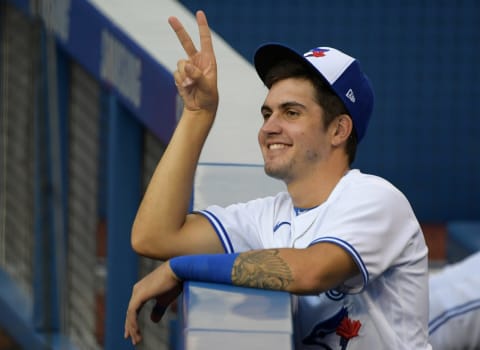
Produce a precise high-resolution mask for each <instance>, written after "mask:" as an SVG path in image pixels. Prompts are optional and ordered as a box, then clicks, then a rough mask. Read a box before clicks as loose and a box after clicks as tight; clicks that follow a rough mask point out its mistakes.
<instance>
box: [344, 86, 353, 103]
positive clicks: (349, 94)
mask: <svg viewBox="0 0 480 350" xmlns="http://www.w3.org/2000/svg"><path fill="white" fill-rule="evenodd" d="M345 96H347V98H348V99H349V100H350V101H352V103H355V94H354V93H353V90H352V89H348V91H347V93H346V94H345Z"/></svg>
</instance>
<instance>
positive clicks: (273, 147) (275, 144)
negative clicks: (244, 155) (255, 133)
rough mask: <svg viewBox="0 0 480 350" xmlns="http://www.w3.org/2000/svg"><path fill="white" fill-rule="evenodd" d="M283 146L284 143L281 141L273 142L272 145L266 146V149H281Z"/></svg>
mask: <svg viewBox="0 0 480 350" xmlns="http://www.w3.org/2000/svg"><path fill="white" fill-rule="evenodd" d="M281 148H285V145H283V144H281V143H274V144H273V145H270V146H268V149H281Z"/></svg>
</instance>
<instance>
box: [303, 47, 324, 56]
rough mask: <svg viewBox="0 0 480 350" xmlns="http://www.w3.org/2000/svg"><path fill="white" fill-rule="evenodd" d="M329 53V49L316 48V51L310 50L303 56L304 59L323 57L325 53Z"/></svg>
mask: <svg viewBox="0 0 480 350" xmlns="http://www.w3.org/2000/svg"><path fill="white" fill-rule="evenodd" d="M328 51H330V50H329V49H325V48H321V47H317V48H316V49H312V50H310V51H309V52H307V53H306V54H305V55H304V56H305V57H323V56H325V53H326V52H328Z"/></svg>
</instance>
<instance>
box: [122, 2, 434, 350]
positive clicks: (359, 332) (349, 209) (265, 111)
mask: <svg viewBox="0 0 480 350" xmlns="http://www.w3.org/2000/svg"><path fill="white" fill-rule="evenodd" d="M169 22H170V25H171V26H172V28H173V29H174V31H175V32H176V34H177V36H178V38H179V40H180V42H181V44H182V46H183V48H184V49H185V52H186V54H187V55H188V58H187V59H185V60H180V61H179V62H178V69H177V71H176V72H175V73H174V78H175V83H176V85H177V87H178V92H179V94H180V96H181V97H182V98H183V101H184V105H185V107H184V111H183V115H182V118H181V120H180V122H179V124H178V126H177V129H176V131H175V133H174V135H173V137H172V139H171V142H170V143H169V145H168V148H167V150H166V151H165V154H164V155H163V157H162V159H161V161H160V163H159V164H158V167H157V169H156V171H155V173H154V175H153V177H152V179H151V182H150V184H149V187H148V189H147V191H146V193H145V196H144V198H143V200H142V203H141V205H140V208H139V210H138V214H137V217H136V219H135V223H134V226H133V230H132V244H133V247H134V249H135V250H136V251H137V252H138V253H140V254H143V255H147V256H150V257H155V258H159V259H163V260H167V259H171V260H168V262H166V263H164V264H162V265H160V267H159V268H157V269H156V270H154V271H153V272H152V273H150V274H149V275H147V276H146V277H145V278H144V279H142V280H141V281H140V282H138V283H137V284H136V285H135V287H134V289H133V293H132V297H131V300H130V304H129V307H128V311H127V318H126V321H125V337H129V336H130V337H131V338H132V341H133V342H134V343H137V342H138V341H140V340H141V335H140V331H139V329H138V325H137V320H136V314H137V311H138V310H139V308H140V307H141V306H142V305H143V304H144V303H145V302H146V301H147V300H149V299H151V298H156V299H157V307H156V308H155V310H154V312H159V310H160V309H162V308H164V307H166V306H167V305H168V304H169V303H170V302H171V301H172V300H173V299H174V298H175V297H177V296H178V294H179V293H180V291H181V284H182V280H198V281H207V282H216V283H227V284H234V285H241V286H247V287H255V288H268V289H276V290H284V291H288V292H290V293H292V294H293V295H294V296H295V297H294V302H295V305H294V318H295V337H296V348H297V349H340V348H343V349H346V348H347V347H348V349H396V350H398V349H408V350H411V349H429V348H430V346H429V344H428V331H427V322H428V276H427V248H426V246H425V242H424V238H423V235H422V232H421V229H420V227H419V224H418V222H417V220H416V218H415V215H414V213H413V212H412V209H411V207H410V205H409V203H408V201H407V200H406V198H405V197H404V196H403V195H402V194H401V193H400V192H399V191H398V190H397V189H396V188H395V187H393V186H392V185H391V184H390V183H388V182H387V181H385V180H383V179H381V178H378V177H375V176H372V175H365V174H362V173H361V172H360V171H359V170H351V169H350V164H351V162H352V161H353V159H354V157H355V150H356V145H357V142H358V141H360V140H361V139H362V138H363V136H364V133H365V130H366V127H367V124H368V120H369V118H370V114H371V111H372V107H373V92H372V89H371V86H370V83H369V81H368V79H367V77H366V76H365V75H364V74H363V73H362V71H361V70H360V66H359V63H358V62H357V61H356V60H355V59H353V58H352V57H350V56H348V55H346V54H344V53H342V52H340V51H338V50H335V49H333V48H316V49H313V50H311V51H309V52H308V53H306V54H305V55H300V54H297V53H295V52H294V51H293V50H291V49H289V48H287V47H284V46H282V45H274V44H271V45H265V46H263V47H261V48H260V49H259V50H258V51H257V53H256V55H255V66H256V69H257V72H258V73H259V75H260V78H261V79H262V80H263V81H264V83H265V84H266V85H267V87H268V88H269V92H268V95H267V97H266V99H265V102H264V104H263V106H261V114H262V116H263V120H264V122H263V126H262V127H261V129H260V131H259V133H258V141H259V144H260V147H261V150H262V154H263V157H264V161H265V172H266V173H267V174H268V175H270V176H273V177H275V178H278V179H281V180H283V181H284V182H285V184H286V186H287V189H288V192H283V193H279V194H277V195H276V196H274V197H268V198H261V199H256V200H252V201H250V202H248V203H242V204H235V205H231V206H229V207H226V208H221V207H219V206H211V207H209V208H206V209H205V210H202V211H200V212H196V213H192V214H188V207H189V200H190V191H191V188H192V186H193V178H194V173H195V168H196V166H197V162H198V159H199V154H200V151H201V149H202V146H203V143H204V141H205V139H206V138H207V135H208V133H209V130H210V128H211V126H212V124H213V121H214V118H215V114H216V109H217V105H218V92H217V79H216V61H215V56H214V51H213V46H212V41H211V35H210V31H209V28H208V24H207V20H206V17H205V15H204V13H203V12H201V11H199V12H198V13H197V22H198V26H199V32H200V43H201V48H200V50H197V49H196V48H195V46H194V44H193V42H192V40H191V38H190V37H189V35H188V34H187V33H186V31H185V30H184V28H183V26H182V25H181V23H180V22H179V21H178V19H176V18H170V19H169ZM201 254H203V255H201ZM172 257H173V258H172ZM160 313H161V311H160ZM157 317H158V315H157ZM345 328H347V329H348V330H349V332H347V333H348V334H346V333H345Z"/></svg>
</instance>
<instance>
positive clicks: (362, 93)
mask: <svg viewBox="0 0 480 350" xmlns="http://www.w3.org/2000/svg"><path fill="white" fill-rule="evenodd" d="M284 60H292V61H296V62H300V63H301V64H303V65H306V66H307V67H308V68H310V69H312V68H313V72H316V73H318V75H319V76H320V77H321V78H322V79H323V80H324V81H325V82H326V83H327V84H328V85H330V87H331V88H332V90H333V92H334V93H335V94H336V95H337V96H338V97H339V98H340V99H341V100H342V101H343V104H344V105H345V107H346V109H347V111H348V112H349V114H350V116H351V117H352V121H353V126H354V129H355V131H356V133H357V140H358V142H360V140H362V139H363V136H364V135H365V131H366V130H367V126H368V122H369V120H370V117H371V114H372V110H373V101H374V93H373V88H372V85H371V83H370V80H369V79H368V77H367V76H366V75H365V74H364V73H363V71H362V69H361V67H360V63H359V62H358V60H356V59H355V58H353V57H351V56H349V55H347V54H345V53H344V52H342V51H340V50H337V49H334V48H331V47H316V48H314V49H311V50H310V51H308V52H306V53H304V54H303V55H302V54H300V53H298V52H296V51H295V50H293V49H291V48H289V47H287V46H284V45H282V44H275V43H272V44H265V45H262V46H261V47H260V48H258V49H257V51H256V52H255V56H254V64H255V68H256V70H257V73H258V75H259V76H260V79H262V81H263V82H265V77H266V75H267V72H268V71H269V70H270V68H272V67H273V66H274V65H275V64H276V63H278V62H280V61H284Z"/></svg>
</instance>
